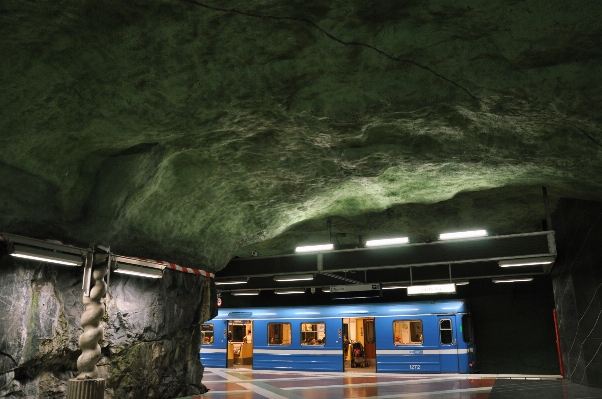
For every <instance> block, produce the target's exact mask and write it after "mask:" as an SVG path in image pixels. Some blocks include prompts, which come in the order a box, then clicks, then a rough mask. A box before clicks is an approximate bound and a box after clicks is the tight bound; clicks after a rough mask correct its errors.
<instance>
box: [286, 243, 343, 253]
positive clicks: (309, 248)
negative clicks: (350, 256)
mask: <svg viewBox="0 0 602 399" xmlns="http://www.w3.org/2000/svg"><path fill="white" fill-rule="evenodd" d="M332 249H334V245H333V244H322V245H309V246H306V247H297V248H295V252H320V251H330V250H332Z"/></svg>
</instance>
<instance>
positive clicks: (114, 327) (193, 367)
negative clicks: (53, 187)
mask: <svg viewBox="0 0 602 399" xmlns="http://www.w3.org/2000/svg"><path fill="white" fill-rule="evenodd" d="M82 275H83V269H82V268H71V267H65V266H54V265H50V264H43V263H38V262H33V261H23V260H18V259H14V258H12V257H8V256H5V257H2V258H0V398H53V399H55V398H56V399H62V398H64V397H65V395H66V389H67V380H68V379H69V378H73V377H75V376H76V375H77V374H78V373H77V366H76V361H77V357H78V356H79V354H80V353H81V351H80V350H79V348H78V345H77V340H78V338H79V336H80V334H81V332H82V328H81V325H80V316H81V313H82V311H83V304H82V295H83V293H82V290H81V285H82ZM210 284H211V283H210V281H209V280H207V279H205V278H204V277H201V276H195V275H190V274H183V273H179V272H175V271H171V270H166V271H165V273H164V276H163V279H147V278H142V277H134V276H126V275H119V274H116V273H112V274H111V275H110V281H109V293H108V294H107V299H106V309H107V312H106V313H105V317H104V319H103V323H104V325H105V336H104V340H103V341H101V347H102V358H101V360H100V362H99V372H100V376H101V377H102V378H105V379H106V380H107V392H106V398H107V399H111V398H119V399H124V398H132V399H133V398H174V397H178V396H186V395H191V394H195V393H201V392H203V391H204V390H205V388H204V386H203V384H202V383H201V379H202V376H203V366H202V365H201V363H200V361H199V356H198V351H199V348H200V344H201V334H200V323H202V321H204V320H206V319H209V318H210V317H212V315H213V314H216V313H217V308H216V304H215V300H214V299H213V298H215V295H214V294H215V293H214V292H213V293H212V292H211V291H212V289H211V287H210ZM213 290H214V289H213ZM212 294H213V295H212Z"/></svg>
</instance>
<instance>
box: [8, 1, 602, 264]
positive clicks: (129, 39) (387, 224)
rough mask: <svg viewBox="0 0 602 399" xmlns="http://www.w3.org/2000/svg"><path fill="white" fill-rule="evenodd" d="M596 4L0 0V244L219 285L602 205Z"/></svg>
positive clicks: (599, 8)
mask: <svg viewBox="0 0 602 399" xmlns="http://www.w3.org/2000/svg"><path fill="white" fill-rule="evenodd" d="M601 14H602V4H601V3H600V2H599V1H598V0H592V1H586V0H576V1H572V2H569V1H563V0H555V1H554V0H537V1H508V0H488V1H460V2H457V1H456V2H449V1H414V0H409V1H400V0H380V1H359V0H355V1H353V0H352V1H350V0H347V1H308V0H303V1H300V0H295V1H291V0H286V1H284V0H273V1H228V2H223V1H209V0H207V1H206V2H196V1H194V0H191V1H176V0H174V1H159V0H157V1H140V0H134V1H128V2H122V1H79V0H78V1H73V0H62V1H61V0H58V1H3V2H1V3H0V88H1V95H0V146H1V151H0V229H1V230H3V231H7V232H11V233H15V234H23V235H27V236H31V237H44V238H57V239H62V240H64V241H69V242H72V243H74V244H82V243H90V242H103V243H107V244H110V245H111V246H112V248H113V249H114V250H115V251H118V252H120V253H122V254H124V255H132V256H144V257H155V258H157V259H164V260H169V261H174V262H178V263H180V264H183V265H187V266H191V267H201V266H202V267H204V268H205V269H206V270H219V269H220V268H222V267H223V266H224V265H225V264H226V263H227V262H228V260H229V259H230V258H231V257H232V256H235V255H238V256H249V255H250V254H251V251H253V250H256V251H258V252H259V253H260V254H263V255H269V254H280V253H290V252H291V251H292V250H293V248H294V247H295V246H296V245H297V244H300V243H319V242H323V241H325V240H327V239H328V233H327V230H326V220H330V221H331V223H332V231H333V232H345V233H347V237H344V238H343V237H341V238H340V239H339V240H340V243H353V242H356V241H357V236H358V235H360V234H361V235H362V236H363V237H364V239H366V238H371V237H382V236H391V235H407V236H410V237H411V239H413V240H425V239H427V238H429V237H431V238H433V237H436V235H437V234H438V233H439V232H441V231H445V230H447V231H450V230H458V229H467V228H486V229H488V230H489V231H490V232H491V233H492V234H510V233H521V232H532V231H538V230H541V228H542V227H541V219H542V218H544V212H543V203H542V195H541V186H546V187H547V189H548V192H549V193H550V196H551V200H552V207H554V204H555V201H556V200H557V199H558V198H561V197H572V198H584V199H590V200H598V201H600V200H602V174H601V173H600V165H601V160H602V133H601V132H600V127H601V117H602V107H601V106H600V105H601V99H602V87H601V86H602V68H601V65H602V24H600V21H601V20H602V15H601Z"/></svg>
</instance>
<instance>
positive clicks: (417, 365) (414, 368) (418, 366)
mask: <svg viewBox="0 0 602 399" xmlns="http://www.w3.org/2000/svg"><path fill="white" fill-rule="evenodd" d="M410 370H420V365H419V364H410Z"/></svg>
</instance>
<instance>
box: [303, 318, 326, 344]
mask: <svg viewBox="0 0 602 399" xmlns="http://www.w3.org/2000/svg"><path fill="white" fill-rule="evenodd" d="M325 331H326V324H325V323H301V345H324V344H325V343H326V332H325Z"/></svg>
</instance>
